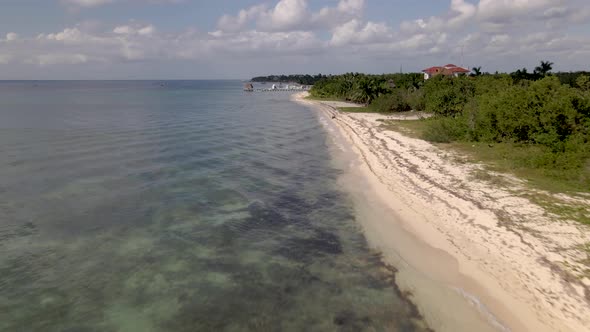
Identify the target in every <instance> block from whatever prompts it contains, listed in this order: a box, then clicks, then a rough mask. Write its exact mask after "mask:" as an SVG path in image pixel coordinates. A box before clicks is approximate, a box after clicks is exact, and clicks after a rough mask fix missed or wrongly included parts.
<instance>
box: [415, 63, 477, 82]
mask: <svg viewBox="0 0 590 332" xmlns="http://www.w3.org/2000/svg"><path fill="white" fill-rule="evenodd" d="M422 72H423V73H424V79H425V80H427V79H429V78H431V77H433V76H436V75H445V76H455V77H457V76H459V75H461V74H467V73H469V72H470V70H469V69H466V68H463V67H459V66H455V65H454V64H452V63H449V64H448V65H445V66H443V67H430V68H426V69H424V70H423V71H422Z"/></svg>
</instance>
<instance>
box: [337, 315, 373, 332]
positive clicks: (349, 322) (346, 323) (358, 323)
mask: <svg viewBox="0 0 590 332" xmlns="http://www.w3.org/2000/svg"><path fill="white" fill-rule="evenodd" d="M370 324H371V318H369V316H362V317H359V316H357V314H356V313H355V312H354V311H352V310H343V311H340V312H339V313H337V314H336V315H335V316H334V325H336V326H338V330H339V331H364V330H365V329H366V328H367V327H369V326H370Z"/></svg>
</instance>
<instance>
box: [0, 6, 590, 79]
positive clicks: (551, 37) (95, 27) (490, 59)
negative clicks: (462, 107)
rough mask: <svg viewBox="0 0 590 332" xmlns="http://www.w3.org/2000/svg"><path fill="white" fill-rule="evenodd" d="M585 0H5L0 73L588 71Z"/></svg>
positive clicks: (0, 11)
mask: <svg viewBox="0 0 590 332" xmlns="http://www.w3.org/2000/svg"><path fill="white" fill-rule="evenodd" d="M589 45H590V3H589V2H588V1H586V0H423V1H420V0H413V1H408V0H389V1H386V0H240V1H235V0H234V1H230V0H217V1H192V0H4V1H2V4H0V79H80V78H81V79H94V78H96V79H136V78H146V79H150V78H154V79H156V78H157V79H163V78H196V79H198V78H248V77H250V76H252V75H259V74H270V73H318V72H322V73H341V72H346V71H364V72H373V73H381V72H393V71H399V68H400V66H403V68H404V70H405V71H419V70H421V69H422V68H424V67H427V66H431V65H442V64H446V63H449V62H453V63H456V64H458V65H464V66H482V67H483V69H484V71H486V70H487V71H496V70H499V71H512V70H515V69H516V68H522V67H529V68H531V67H533V66H535V65H536V64H537V63H538V62H539V61H540V60H550V61H553V62H555V64H556V66H555V67H556V69H558V70H582V69H586V70H590V68H588V67H589V66H588V65H589V63H588V61H587V60H586V59H588V58H590V46H589Z"/></svg>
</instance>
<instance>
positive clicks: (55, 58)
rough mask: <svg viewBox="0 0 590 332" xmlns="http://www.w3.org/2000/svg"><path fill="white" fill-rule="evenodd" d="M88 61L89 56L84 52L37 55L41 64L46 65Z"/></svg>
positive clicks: (74, 63)
mask: <svg viewBox="0 0 590 332" xmlns="http://www.w3.org/2000/svg"><path fill="white" fill-rule="evenodd" d="M87 61H88V57H87V56H86V55H84V54H65V53H53V54H41V55H38V56H37V63H38V64H39V65H41V66H46V65H61V64H68V65H77V64H81V63H85V62H87Z"/></svg>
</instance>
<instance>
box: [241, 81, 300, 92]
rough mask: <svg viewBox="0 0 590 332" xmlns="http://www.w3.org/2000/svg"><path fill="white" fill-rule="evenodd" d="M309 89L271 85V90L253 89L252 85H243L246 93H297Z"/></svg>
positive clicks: (297, 86) (298, 86)
mask: <svg viewBox="0 0 590 332" xmlns="http://www.w3.org/2000/svg"><path fill="white" fill-rule="evenodd" d="M309 89H311V86H307V85H303V86H302V85H295V86H289V85H287V86H286V87H282V86H280V85H279V86H276V85H274V84H273V86H272V87H271V88H255V87H254V85H253V84H251V83H248V84H244V91H246V92H297V91H309Z"/></svg>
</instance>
